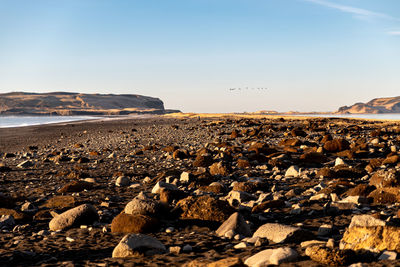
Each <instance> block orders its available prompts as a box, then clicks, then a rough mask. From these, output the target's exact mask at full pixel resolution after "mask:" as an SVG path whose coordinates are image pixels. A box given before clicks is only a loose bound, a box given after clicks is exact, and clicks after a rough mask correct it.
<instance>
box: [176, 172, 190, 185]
mask: <svg viewBox="0 0 400 267" xmlns="http://www.w3.org/2000/svg"><path fill="white" fill-rule="evenodd" d="M192 179H193V175H192V174H191V173H190V172H182V173H181V177H180V179H179V181H180V182H182V183H189V182H191V180H192Z"/></svg>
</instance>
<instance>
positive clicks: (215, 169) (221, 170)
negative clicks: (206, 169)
mask: <svg viewBox="0 0 400 267" xmlns="http://www.w3.org/2000/svg"><path fill="white" fill-rule="evenodd" d="M210 174H211V175H221V176H228V175H229V171H228V168H227V166H226V165H225V164H223V163H222V162H215V163H213V164H212V165H211V166H210Z"/></svg>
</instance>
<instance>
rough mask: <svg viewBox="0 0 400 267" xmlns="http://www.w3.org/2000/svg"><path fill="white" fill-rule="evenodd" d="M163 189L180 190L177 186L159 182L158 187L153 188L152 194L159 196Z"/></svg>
mask: <svg viewBox="0 0 400 267" xmlns="http://www.w3.org/2000/svg"><path fill="white" fill-rule="evenodd" d="M161 188H165V189H167V190H172V191H173V190H179V189H178V187H176V185H174V184H169V183H166V182H163V181H159V182H158V183H156V185H155V186H154V187H153V189H152V190H151V193H152V194H159V193H160V190H161Z"/></svg>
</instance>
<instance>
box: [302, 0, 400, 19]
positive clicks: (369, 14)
mask: <svg viewBox="0 0 400 267" xmlns="http://www.w3.org/2000/svg"><path fill="white" fill-rule="evenodd" d="M304 1H307V2H311V3H314V4H318V5H321V6H325V7H329V8H332V9H336V10H339V11H341V12H344V13H348V14H352V15H354V16H356V17H358V18H360V17H361V18H381V19H387V20H395V21H400V19H399V18H395V17H392V16H390V15H387V14H384V13H379V12H374V11H370V10H367V9H363V8H358V7H352V6H346V5H340V4H336V3H332V2H329V1H325V0H304Z"/></svg>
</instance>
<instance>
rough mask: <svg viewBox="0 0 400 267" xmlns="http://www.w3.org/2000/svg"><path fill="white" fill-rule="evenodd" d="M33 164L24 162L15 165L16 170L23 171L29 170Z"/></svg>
mask: <svg viewBox="0 0 400 267" xmlns="http://www.w3.org/2000/svg"><path fill="white" fill-rule="evenodd" d="M32 166H33V163H32V162H31V161H29V160H25V161H23V162H21V163H20V164H18V165H17V167H18V168H21V169H24V168H29V167H32Z"/></svg>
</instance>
